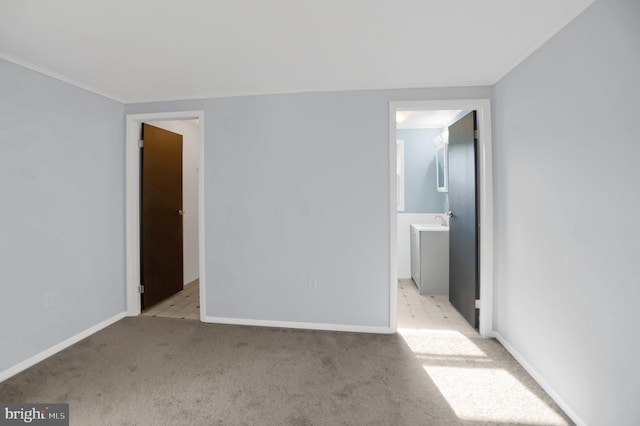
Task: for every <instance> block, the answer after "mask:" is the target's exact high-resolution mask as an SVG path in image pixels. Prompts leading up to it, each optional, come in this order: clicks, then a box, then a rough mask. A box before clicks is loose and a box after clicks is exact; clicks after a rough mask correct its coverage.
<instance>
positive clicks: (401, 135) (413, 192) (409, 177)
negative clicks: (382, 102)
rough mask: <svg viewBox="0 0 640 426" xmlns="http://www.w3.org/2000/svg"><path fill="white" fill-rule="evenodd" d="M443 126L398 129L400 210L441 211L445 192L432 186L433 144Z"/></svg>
mask: <svg viewBox="0 0 640 426" xmlns="http://www.w3.org/2000/svg"><path fill="white" fill-rule="evenodd" d="M442 131H443V129H398V130H397V131H396V135H397V138H398V139H400V140H403V141H404V157H405V160H404V210H403V211H402V213H443V212H445V211H446V204H447V194H446V193H445V192H438V190H437V188H436V146H437V145H436V144H435V143H434V141H435V140H436V139H437V137H438V135H439V134H441V133H442Z"/></svg>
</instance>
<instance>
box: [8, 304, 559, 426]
mask: <svg viewBox="0 0 640 426" xmlns="http://www.w3.org/2000/svg"><path fill="white" fill-rule="evenodd" d="M419 334H420V333H418V334H416V335H413V336H412V337H411V336H410V337H408V339H409V341H410V342H411V344H412V345H417V346H418V347H420V348H422V349H421V351H422V352H420V353H419V354H418V355H416V354H415V353H414V352H412V350H411V349H410V347H409V345H408V344H407V343H406V342H405V339H404V338H403V337H402V336H401V335H399V334H398V335H373V334H357V333H342V332H322V331H307V330H288V329H273V328H259V327H242V326H229V325H215V324H204V323H200V322H197V321H188V320H180V319H170V318H152V317H142V316H141V317H136V318H125V319H123V320H121V321H119V322H118V323H116V324H113V325H112V326H110V327H108V328H106V329H104V330H102V331H100V332H98V333H96V334H94V335H93V336H90V337H89V338H87V339H85V340H83V341H81V342H79V343H77V344H75V345H73V346H72V347H70V348H68V349H66V350H64V351H62V352H60V353H58V354H56V355H54V356H53V357H51V358H49V359H47V360H45V361H43V362H41V363H39V364H38V365H36V366H34V367H32V368H30V369H28V370H26V371H24V372H22V373H20V374H18V375H16V376H14V377H12V378H11V379H9V380H7V381H5V382H3V383H0V402H3V403H21V402H46V403H52V402H68V403H69V404H70V419H71V424H72V425H450V424H474V425H475V424H502V425H506V424H537V425H544V424H571V422H570V421H569V420H568V419H567V418H566V416H565V415H564V414H563V413H562V412H561V411H560V410H559V409H558V407H557V406H555V405H554V404H553V403H552V402H551V400H550V399H549V397H548V396H547V395H546V394H545V393H544V392H543V391H542V390H541V389H540V388H539V387H538V386H537V385H536V384H535V383H534V382H533V380H532V379H531V378H530V377H529V376H528V375H527V374H526V373H524V372H523V371H522V369H521V367H519V365H518V364H517V363H515V361H514V360H513V359H512V358H511V357H510V356H509V355H508V354H507V353H506V351H505V350H504V349H503V348H502V347H501V346H500V345H499V344H498V343H497V342H495V341H493V340H487V339H481V338H479V337H478V338H477V339H473V345H474V346H475V347H477V348H479V350H481V351H482V353H484V354H485V355H486V360H484V361H483V362H488V363H489V364H490V366H491V367H492V368H493V369H495V368H498V367H499V368H500V369H502V370H503V371H508V372H509V374H510V375H511V376H514V377H518V378H519V383H522V384H523V386H525V387H526V389H527V391H528V392H531V393H532V394H534V395H536V400H538V401H542V404H543V407H544V409H545V410H550V412H551V413H552V414H553V415H554V416H555V417H554V419H555V420H553V422H547V423H545V420H544V419H543V420H542V422H541V421H540V419H538V418H536V416H535V412H534V414H533V415H531V417H530V420H531V422H529V420H518V421H517V422H514V423H511V422H505V421H501V420H491V419H501V418H509V417H504V416H502V417H500V416H497V417H496V416H494V417H492V416H491V412H492V410H493V411H498V412H500V411H505V410H516V411H521V410H522V407H521V406H518V405H517V402H516V404H515V405H511V406H504V402H503V399H498V400H497V401H500V402H499V403H496V404H491V403H490V401H491V400H492V399H491V397H490V395H489V398H486V399H484V400H483V402H482V405H483V406H482V407H481V408H482V410H483V411H482V413H483V414H482V415H479V416H477V418H473V416H474V415H473V414H472V415H471V416H469V415H467V414H465V413H464V412H463V413H462V415H461V414H460V413H461V412H460V409H459V408H457V406H456V404H458V402H456V403H455V404H453V405H452V404H450V403H449V402H448V400H447V398H449V399H450V400H451V398H452V396H453V397H457V398H458V400H460V397H461V396H460V395H459V392H458V391H456V392H455V393H456V394H455V395H445V396H446V397H445V396H443V393H442V391H441V390H440V389H439V388H438V386H437V385H436V383H435V382H434V380H433V379H432V377H431V376H430V375H429V374H431V373H429V374H428V373H427V371H428V369H427V370H426V369H425V352H426V353H430V352H429V350H430V349H429V348H434V350H436V354H437V353H438V351H442V350H443V349H442V348H443V347H447V345H449V346H450V345H454V346H455V345H459V344H460V342H457V343H456V341H455V339H459V338H460V337H459V336H453V338H454V340H453V341H452V340H450V339H451V336H449V337H447V336H446V333H444V334H442V333H441V334H442V336H440V334H436V335H435V337H434V336H430V337H429V339H431V340H430V341H429V340H421V339H420V336H419ZM438 336H440V337H443V339H444V340H442V339H440V340H438V339H437V338H438ZM434 339H436V340H434ZM447 339H449V340H447ZM425 345H426V346H425ZM438 348H439V349H438ZM445 352H446V351H445ZM432 358H433V357H432ZM449 358H451V359H447V356H440V357H436V358H433V359H432V360H431V361H429V362H430V363H431V364H430V365H432V366H435V367H446V366H451V365H453V366H459V365H460V362H462V363H464V364H465V365H466V366H468V367H471V368H476V369H477V368H478V366H474V365H473V364H470V363H468V362H467V361H465V360H464V359H462V361H461V360H460V359H459V358H460V357H449ZM434 362H435V364H434ZM432 371H437V372H438V374H443V375H444V377H445V382H446V381H447V378H448V377H449V376H448V375H447V370H446V369H444V370H442V369H440V370H438V369H437V368H436V370H432ZM487 371H488V370H487ZM488 374H490V373H488ZM437 379H438V382H441V379H442V378H441V377H439V376H438V377H437ZM450 379H453V380H458V379H456V377H455V376H452V377H450ZM443 383H444V382H443ZM439 385H440V386H441V387H442V385H441V384H439ZM472 385H473V383H472ZM497 386H499V384H497ZM504 391H505V390H504V389H492V388H491V387H490V388H488V389H481V390H477V389H476V391H475V394H474V392H470V393H469V398H473V397H474V395H477V392H488V393H489V394H490V393H491V392H497V393H500V392H502V393H504ZM507 392H508V389H507ZM444 393H445V394H448V393H451V390H444ZM485 396H486V395H485ZM462 398H463V400H464V398H465V395H462ZM486 401H489V402H486ZM471 402H473V401H471ZM456 410H458V411H456ZM501 414H504V413H501ZM547 418H548V417H547ZM558 419H559V420H558Z"/></svg>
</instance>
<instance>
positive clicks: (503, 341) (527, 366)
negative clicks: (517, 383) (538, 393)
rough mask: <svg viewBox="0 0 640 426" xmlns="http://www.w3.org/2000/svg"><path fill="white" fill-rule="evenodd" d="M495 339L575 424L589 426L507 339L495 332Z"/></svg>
mask: <svg viewBox="0 0 640 426" xmlns="http://www.w3.org/2000/svg"><path fill="white" fill-rule="evenodd" d="M493 335H494V337H495V338H496V339H497V340H498V342H500V343H501V344H502V346H504V348H505V349H506V350H507V351H508V352H509V353H510V354H511V355H512V356H513V357H514V358H515V359H516V361H518V363H519V364H520V365H522V367H523V368H524V369H525V370H526V371H527V373H529V375H531V377H533V380H535V381H536V382H538V384H539V385H540V387H541V388H542V389H544V390H545V392H547V393H548V394H549V396H550V397H551V399H553V400H554V401H555V403H556V404H558V406H559V407H560V408H562V410H563V411H564V412H565V413H566V415H567V416H569V418H571V420H573V422H574V423H575V424H576V425H578V426H587V422H585V421H584V420H582V419H581V418H580V416H578V414H577V413H576V412H575V411H573V410H572V409H571V407H570V406H569V405H568V404H567V403H566V402H565V401H564V400H563V399H562V398H561V397H560V395H558V393H557V392H556V391H555V390H554V389H553V388H552V387H551V386H550V385H549V383H547V382H546V381H545V380H544V379H543V378H542V376H541V375H540V373H538V372H537V371H536V369H535V368H533V366H532V365H531V364H529V362H527V360H526V359H525V358H524V357H523V356H522V355H521V354H520V353H519V352H518V351H517V350H516V349H515V348H514V347H513V345H511V343H509V342H508V341H507V339H505V338H504V337H503V336H502V335H501V334H500V333H498V332H497V331H494V332H493Z"/></svg>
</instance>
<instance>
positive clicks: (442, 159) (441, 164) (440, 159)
mask: <svg viewBox="0 0 640 426" xmlns="http://www.w3.org/2000/svg"><path fill="white" fill-rule="evenodd" d="M448 145H449V144H447V143H443V144H442V145H440V146H439V147H437V148H436V185H437V189H438V192H448V191H449V164H448V155H447V154H448Z"/></svg>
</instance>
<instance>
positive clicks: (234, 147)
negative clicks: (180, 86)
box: [126, 88, 491, 327]
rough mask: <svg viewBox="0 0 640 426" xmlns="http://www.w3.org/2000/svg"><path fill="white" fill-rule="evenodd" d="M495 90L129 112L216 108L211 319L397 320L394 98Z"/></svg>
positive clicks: (158, 106) (211, 136)
mask: <svg viewBox="0 0 640 426" xmlns="http://www.w3.org/2000/svg"><path fill="white" fill-rule="evenodd" d="M490 97H491V89H490V88H460V89H455V88H449V89H433V90H397V91H393V90H379V91H357V92H335V93H307V94H295V95H270V96H251V97H237V98H224V99H208V100H199V101H182V102H161V103H149V104H138V105H128V106H127V107H126V111H127V113H146V112H161V111H172V110H194V109H195V110H197V109H204V111H205V146H204V161H205V207H206V218H205V222H206V230H205V232H206V235H205V246H206V253H205V256H206V265H205V268H206V283H207V284H206V286H207V288H206V294H207V301H206V312H205V314H206V315H207V316H213V317H229V318H241V319H254V320H280V321H296V322H315V323H325V324H338V325H350V326H373V327H386V326H388V325H389V324H388V319H389V265H388V263H389V250H390V242H389V234H388V233H389V123H388V121H389V101H390V100H421V99H424V100H429V99H455V98H459V99H466V98H490ZM313 279H317V282H318V288H317V290H314V289H310V288H309V281H310V280H313Z"/></svg>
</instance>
